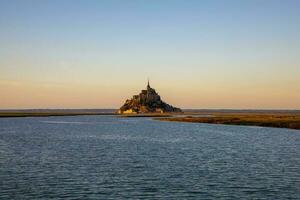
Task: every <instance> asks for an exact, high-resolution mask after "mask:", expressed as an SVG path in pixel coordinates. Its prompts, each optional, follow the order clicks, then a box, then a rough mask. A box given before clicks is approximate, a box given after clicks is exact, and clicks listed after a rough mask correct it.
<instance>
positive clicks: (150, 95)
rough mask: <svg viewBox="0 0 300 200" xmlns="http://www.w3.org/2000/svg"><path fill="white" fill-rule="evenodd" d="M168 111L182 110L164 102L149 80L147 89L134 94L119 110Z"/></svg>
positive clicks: (125, 111)
mask: <svg viewBox="0 0 300 200" xmlns="http://www.w3.org/2000/svg"><path fill="white" fill-rule="evenodd" d="M168 112H182V111H181V109H180V108H176V107H173V106H171V105H169V104H167V103H165V102H163V101H162V100H161V98H160V96H159V95H158V94H157V93H156V91H155V89H153V88H151V87H150V84H149V80H148V85H147V90H142V92H141V93H140V94H139V95H134V96H133V97H132V99H127V100H126V102H125V104H124V105H123V106H122V107H121V108H120V109H119V110H118V113H119V114H130V113H168Z"/></svg>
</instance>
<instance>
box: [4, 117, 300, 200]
mask: <svg viewBox="0 0 300 200" xmlns="http://www.w3.org/2000/svg"><path fill="white" fill-rule="evenodd" d="M50 198H52V199H123V198H130V199H147V198H149V199H159V198H161V199H216V198H218V199H300V131H299V130H289V129H276V128H260V127H247V126H226V125H213V124H193V123H180V122H161V121H154V120H151V119H150V118H119V117H116V116H75V117H36V118H30V117H29V118H7V119H4V118H3V119H0V199H50Z"/></svg>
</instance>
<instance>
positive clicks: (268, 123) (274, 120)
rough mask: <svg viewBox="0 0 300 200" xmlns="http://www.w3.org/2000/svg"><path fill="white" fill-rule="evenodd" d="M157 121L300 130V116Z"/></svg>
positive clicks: (190, 118) (252, 116) (182, 118)
mask: <svg viewBox="0 0 300 200" xmlns="http://www.w3.org/2000/svg"><path fill="white" fill-rule="evenodd" d="M156 120H162V121H176V122H193V123H210V124H228V125H247V126H263V127H276V128H290V129H300V115H228V116H226V115H224V116H215V117H192V116H187V117H174V118H168V117H166V118H157V119H156Z"/></svg>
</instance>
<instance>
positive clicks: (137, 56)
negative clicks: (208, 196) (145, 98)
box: [0, 0, 300, 109]
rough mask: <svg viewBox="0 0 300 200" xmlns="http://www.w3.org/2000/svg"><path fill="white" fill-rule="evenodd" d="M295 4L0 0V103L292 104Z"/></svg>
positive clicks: (296, 68) (299, 87)
mask: <svg viewBox="0 0 300 200" xmlns="http://www.w3.org/2000/svg"><path fill="white" fill-rule="evenodd" d="M299 9H300V2H299V1H296V0H287V1H276V0H274V1H259V0H257V1H256V0H251V1H250V0H249V1H193V0H191V1H183V0H182V1H176V0H175V1H167V0H166V1H93V0H88V1H70V0H63V1H55V0H54V1H34V0H33V1H30V0H29V1H18V0H11V1H6V0H4V1H1V2H0V30H1V31H0V44H1V45H0V109H34V108H36V109H41V108H46V109H50V108H65V109H71V108H86V109H88V108H99V109H100V108H118V107H120V106H121V105H122V104H123V103H124V101H125V100H126V99H128V98H131V97H132V95H134V94H137V93H139V92H140V90H142V89H144V88H145V87H146V84H147V77H149V78H150V84H151V86H152V87H153V88H155V89H156V90H157V92H158V93H159V94H160V95H161V97H162V99H163V100H164V101H166V102H167V103H170V104H172V105H174V106H177V107H181V108H199V109H300V60H299V57H300V39H299V35H300V12H299Z"/></svg>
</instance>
